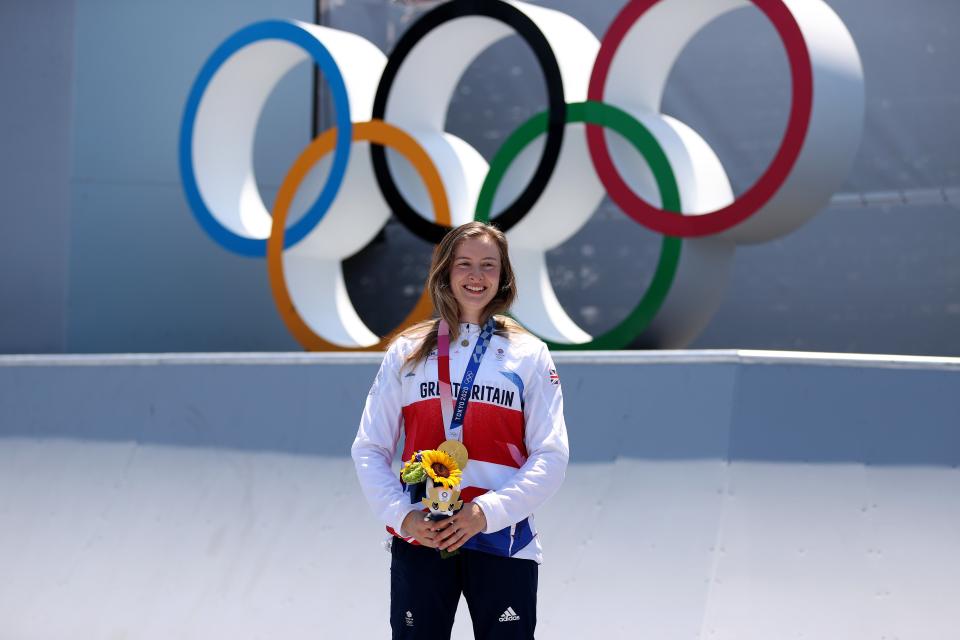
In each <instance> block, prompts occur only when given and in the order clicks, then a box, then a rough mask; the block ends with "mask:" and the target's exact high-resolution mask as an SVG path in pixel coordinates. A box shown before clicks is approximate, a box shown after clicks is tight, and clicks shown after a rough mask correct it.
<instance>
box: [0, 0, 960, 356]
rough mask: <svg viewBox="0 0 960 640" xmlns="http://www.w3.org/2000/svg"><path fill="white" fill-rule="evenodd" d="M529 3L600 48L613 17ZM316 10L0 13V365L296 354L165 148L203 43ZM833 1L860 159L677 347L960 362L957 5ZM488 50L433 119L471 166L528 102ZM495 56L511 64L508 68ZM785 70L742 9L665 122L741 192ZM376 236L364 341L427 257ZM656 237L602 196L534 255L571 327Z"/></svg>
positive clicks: (268, 137)
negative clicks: (935, 357) (72, 355)
mask: <svg viewBox="0 0 960 640" xmlns="http://www.w3.org/2000/svg"><path fill="white" fill-rule="evenodd" d="M547 4H549V5H550V6H556V7H558V8H560V9H562V10H564V11H567V12H569V13H571V14H572V15H574V16H575V17H577V18H579V19H580V20H582V21H583V22H584V23H585V24H586V25H587V26H588V27H589V28H591V29H592V30H594V32H595V33H597V34H598V35H601V34H602V33H603V31H604V30H605V29H606V26H607V25H608V24H609V22H610V19H611V18H612V16H613V15H614V14H615V13H616V11H617V10H618V9H619V8H620V6H621V4H622V3H620V2H615V1H613V0H609V1H607V0H605V1H604V2H599V3H581V2H559V1H558V2H550V3H547ZM313 5H314V3H313V2H308V1H305V0H285V1H284V2H281V3H275V2H274V3H267V4H265V3H262V2H259V1H258V0H245V1H244V2H240V3H226V2H213V3H210V2H205V3H202V4H196V3H185V2H173V3H159V4H158V3H148V2H144V1H142V0H131V1H129V2H123V3H114V2H102V1H101V2H94V1H92V0H90V1H86V2H78V3H75V5H74V3H72V2H71V3H67V2H58V3H49V2H47V3H30V2H24V1H15V2H5V3H3V7H2V8H0V12H2V14H0V15H2V17H3V20H0V36H3V37H0V42H2V43H3V44H2V45H0V46H2V47H4V50H3V51H4V55H3V56H2V60H0V86H3V87H5V88H6V90H5V91H4V99H3V101H2V102H0V109H3V115H4V119H3V121H4V123H5V124H4V125H2V126H3V127H4V138H3V144H2V145H0V163H2V164H0V186H3V188H4V193H5V206H4V209H3V212H2V214H0V232H2V235H3V237H4V238H6V239H7V242H6V243H5V244H4V248H3V250H2V251H0V352H8V353H14V352H60V351H66V352H131V351H132V352H143V351H147V352H150V351H278V350H297V349H298V348H299V347H298V345H297V344H296V343H295V342H294V341H293V340H292V338H291V337H290V336H289V334H288V333H287V331H286V329H285V328H284V327H283V325H282V323H281V321H280V319H279V316H278V314H277V313H276V311H275V310H274V308H273V302H272V298H271V296H270V292H269V287H268V283H267V276H266V268H265V265H264V264H263V262H262V261H260V260H253V259H246V258H239V257H236V256H234V255H232V254H229V253H227V252H226V251H224V250H222V249H220V248H219V247H218V246H217V245H215V244H214V243H213V242H212V241H211V240H210V239H209V238H207V237H206V235H205V234H204V233H203V232H202V231H201V230H200V228H199V227H198V226H197V224H196V223H195V222H194V220H193V217H192V215H191V213H190V212H189V210H188V208H187V205H186V202H185V199H184V197H183V194H182V189H181V187H180V182H179V176H178V171H177V165H176V153H177V149H176V145H177V136H178V129H179V124H180V117H181V114H182V109H183V105H184V102H185V99H186V94H187V91H188V90H189V87H190V85H191V83H192V82H193V80H194V78H195V76H196V73H197V71H198V70H199V68H200V66H201V64H202V63H203V61H204V60H205V59H206V57H207V56H208V55H209V54H210V52H211V51H212V50H213V49H214V47H215V46H216V45H217V44H219V43H220V42H221V41H222V40H223V39H224V38H225V37H227V36H228V35H229V34H230V33H232V32H233V31H235V30H236V29H238V28H240V27H242V26H244V25H246V24H249V23H250V22H253V21H255V20H259V19H264V18H269V17H295V18H301V19H308V20H309V19H311V18H312V16H313V11H314V6H313ZM334 5H335V6H334ZM831 5H832V6H833V7H834V8H835V9H836V10H837V11H838V13H839V14H840V15H841V17H842V18H843V19H844V20H845V22H846V23H847V25H848V26H849V28H850V30H851V32H852V33H853V35H854V38H855V39H856V41H857V43H858V46H859V48H860V51H861V54H862V56H863V61H864V68H865V73H866V81H867V120H866V130H865V134H864V142H863V144H862V147H861V150H860V153H859V155H858V157H857V160H856V162H855V164H854V167H853V170H852V172H851V174H850V176H849V178H848V180H847V183H846V184H845V185H844V187H843V193H842V194H840V196H839V197H838V198H837V199H836V201H835V202H834V204H833V205H832V206H830V207H828V208H827V209H826V210H825V211H823V212H822V213H821V214H820V215H819V216H818V217H817V218H816V219H815V220H814V221H813V222H812V223H810V224H809V225H807V226H806V227H804V228H802V229H801V230H799V231H798V232H796V233H794V234H791V235H790V236H787V237H785V238H782V239H780V240H778V241H776V242H773V243H768V244H765V245H761V246H757V247H748V248H744V249H741V250H740V251H738V253H737V256H736V261H735V264H734V269H733V277H732V279H731V282H730V284H729V287H728V289H727V298H726V300H725V303H724V305H723V306H722V307H721V309H720V311H719V313H718V314H717V315H716V316H715V318H714V320H713V322H712V323H711V324H710V326H709V327H708V328H707V330H706V331H705V332H704V334H703V335H702V336H701V337H700V339H698V340H697V341H696V342H695V343H694V345H693V346H695V347H697V348H730V347H747V348H781V349H810V350H822V351H850V352H862V351H867V352H885V353H916V354H939V355H960V331H958V330H957V327H958V326H960V322H958V321H960V260H958V259H957V257H958V256H957V249H956V247H957V242H956V240H957V239H958V237H960V216H958V211H957V207H958V206H960V205H958V202H960V190H958V186H960V177H958V171H960V169H958V167H960V151H958V149H960V147H958V145H957V144H956V142H957V140H958V132H960V124H958V123H957V120H956V118H955V117H954V115H953V114H954V113H955V108H954V107H955V105H956V104H957V101H958V100H960V89H958V88H957V85H956V83H955V82H953V81H952V79H953V77H954V75H955V74H954V68H953V67H954V64H955V61H956V60H957V59H958V57H960V44H958V42H960V41H958V40H957V38H955V37H954V36H955V33H954V31H955V27H954V25H956V24H958V23H960V22H958V19H960V5H957V4H956V3H954V2H949V1H946V0H924V1H923V2H920V3H900V2H893V1H892V0H886V1H884V2H882V3H877V2H863V1H857V0H833V1H832V2H831ZM416 14H417V10H412V9H404V8H402V7H400V6H398V5H396V4H387V3H384V2H380V1H379V0H377V1H376V2H374V1H372V0H371V1H369V2H367V1H358V2H350V3H344V4H335V3H330V9H329V11H328V13H327V15H326V17H325V19H326V20H327V22H328V23H329V24H331V25H332V26H335V27H341V28H346V29H350V30H352V31H354V32H357V33H361V34H362V35H364V36H366V37H368V38H370V39H372V40H373V41H375V42H376V43H377V44H379V45H381V46H383V47H388V46H389V45H391V44H392V43H393V42H395V40H396V38H397V37H398V35H399V34H400V33H402V30H403V29H404V28H405V26H406V25H407V24H409V21H410V19H412V18H413V17H415V15H416ZM494 49H495V50H491V51H490V52H489V53H488V54H487V55H485V56H484V57H483V58H482V59H481V60H480V61H478V63H477V65H475V67H474V68H472V69H471V70H470V71H469V72H468V74H467V77H465V78H464V81H463V84H462V87H464V88H466V89H468V90H469V97H466V94H465V93H463V94H458V96H460V97H458V98H457V99H456V100H454V102H453V104H452V105H451V108H450V127H451V129H452V130H453V131H456V132H457V133H459V134H462V135H463V136H464V137H466V138H467V139H468V140H470V141H471V142H473V143H475V144H476V145H477V147H478V148H479V149H480V150H481V152H483V153H484V154H486V155H488V156H489V155H490V154H491V153H492V152H493V150H494V149H495V148H496V147H497V145H498V144H499V141H500V140H502V138H503V136H505V135H506V134H507V133H508V132H509V131H511V130H512V129H513V127H514V126H515V125H516V124H517V122H519V121H520V120H522V119H524V118H525V117H526V116H527V115H529V114H530V113H533V112H534V111H536V110H537V109H539V108H540V106H542V90H541V89H542V88H541V87H540V85H539V84H538V82H537V81H536V79H535V78H536V76H535V75H532V74H531V73H527V71H526V70H527V69H528V67H529V66H530V65H531V64H532V60H531V57H530V55H529V53H527V52H525V51H523V47H522V46H520V45H519V44H518V43H517V42H505V43H503V44H502V45H498V46H497V47H495V48H494ZM7 51H9V53H7ZM21 51H23V52H26V51H35V52H36V55H32V56H21V55H19V54H20V52H21ZM507 62H509V64H510V65H511V68H512V67H516V68H517V69H519V70H520V73H519V74H513V72H512V71H511V73H510V74H508V73H504V72H503V69H504V68H505V64H506V63H507ZM784 63H785V60H784V57H783V55H782V53H781V50H780V48H779V45H778V43H777V42H776V38H775V35H774V33H773V30H772V29H771V28H770V27H769V25H767V24H766V23H765V22H764V21H763V20H762V19H761V18H759V17H758V16H757V15H756V12H752V11H749V10H748V11H743V12H739V13H738V14H734V15H731V16H727V17H725V18H723V19H722V20H720V21H718V22H717V23H716V24H714V25H711V26H710V27H708V28H707V29H706V30H705V31H704V32H703V33H702V34H701V35H700V36H699V37H698V38H697V39H696V40H695V41H694V42H693V43H692V45H691V47H690V48H689V49H688V51H687V52H685V53H684V55H683V56H682V57H681V59H680V61H679V62H678V65H677V68H676V70H675V72H674V74H673V77H672V78H671V80H670V84H669V86H668V90H667V93H666V97H665V109H666V110H667V111H668V112H669V113H672V114H674V115H677V116H678V117H680V118H681V119H683V120H684V121H686V122H688V123H690V124H691V125H692V126H693V127H694V128H695V129H697V130H698V131H700V132H702V133H703V135H704V137H705V138H706V139H707V140H708V141H709V142H710V143H711V144H712V145H714V146H715V147H716V149H717V150H718V154H719V155H720V158H721V160H722V161H723V162H724V163H725V165H726V166H727V167H728V170H729V173H730V175H731V178H732V181H733V184H734V187H735V189H736V190H737V191H742V190H743V189H745V188H746V187H747V186H748V185H749V184H750V182H751V181H752V180H753V179H754V178H755V177H756V176H757V175H759V173H760V171H761V170H762V168H763V167H764V166H765V165H766V163H767V161H768V160H769V158H770V157H771V156H772V154H773V151H774V149H775V147H776V145H777V142H778V140H779V132H780V129H781V128H782V124H783V122H782V121H783V119H784V110H783V107H784V106H785V104H786V99H787V98H786V93H785V91H786V90H787V88H788V87H787V83H786V79H785V73H784V69H785V65H784ZM309 76H310V74H309V71H308V70H306V69H301V70H296V71H295V72H294V73H293V74H291V76H290V77H289V78H287V79H286V80H284V81H283V82H282V84H281V86H280V87H279V88H278V90H277V92H276V94H275V95H274V97H273V98H272V99H271V101H270V103H269V104H268V106H267V112H266V113H265V115H264V118H263V121H262V122H261V126H260V130H259V133H258V140H257V146H256V150H255V163H256V167H257V171H258V178H259V180H260V182H261V188H262V189H263V191H264V192H265V193H266V194H267V198H268V200H269V199H270V197H271V196H272V193H273V191H274V190H275V189H276V187H277V185H278V184H279V182H280V179H281V178H282V175H283V173H284V171H285V167H287V166H288V164H289V162H290V161H291V160H292V159H293V158H294V157H295V155H296V154H297V153H298V152H299V151H300V150H301V149H302V147H303V146H304V145H305V144H306V142H307V141H308V140H309V136H310V100H311V97H310V92H311V86H310V84H311V83H310V77H309ZM19 87H23V89H22V90H13V88H19ZM505 105H509V106H510V108H509V109H507V108H505ZM8 114H9V115H8ZM8 140H9V141H12V144H10V143H8ZM34 141H36V144H34ZM381 240H382V241H381V242H377V243H374V244H373V245H371V246H370V247H368V248H367V249H366V250H364V251H362V252H361V253H360V254H358V255H357V256H355V257H354V258H352V259H350V260H348V261H347V262H346V267H345V269H346V274H347V279H348V287H349V289H350V292H351V295H352V296H353V297H354V299H355V301H356V304H357V306H358V308H359V310H360V312H361V315H362V317H364V318H365V319H367V320H368V321H369V323H370V325H371V326H372V327H373V328H374V329H386V328H389V327H392V326H393V325H394V323H395V322H396V321H397V320H398V319H399V318H400V317H402V316H403V315H404V311H405V306H406V305H407V304H408V303H409V302H410V298H411V296H415V294H416V291H417V290H418V287H419V285H420V283H421V282H422V279H423V275H424V272H425V262H426V260H427V255H428V251H429V247H426V246H425V245H424V244H423V243H422V242H420V241H418V240H415V239H412V238H411V237H410V236H409V234H408V233H407V232H406V231H405V230H404V229H403V228H401V227H399V225H397V224H395V223H390V224H388V228H387V233H385V234H384V235H383V237H382V239H381ZM657 242H658V238H657V237H656V236H654V235H653V234H651V233H648V232H646V231H644V230H642V229H640V228H639V227H637V226H636V225H634V224H633V223H632V222H629V221H627V220H626V218H625V217H624V216H623V215H622V214H621V213H619V212H618V211H617V210H616V208H614V207H612V206H611V205H609V203H608V204H607V205H605V206H604V207H603V208H602V210H601V211H599V212H598V213H597V215H596V216H595V217H594V219H593V221H592V222H591V223H590V224H589V225H587V227H585V229H584V230H583V231H582V232H581V233H580V234H578V235H577V236H576V237H575V238H574V239H572V240H571V241H570V242H569V243H567V244H566V245H564V247H561V248H560V249H558V250H556V251H554V252H553V253H552V254H551V255H550V257H549V260H550V265H551V275H552V277H553V280H554V283H555V285H556V286H557V289H558V295H559V297H560V298H561V300H562V301H563V303H564V304H565V306H566V307H567V308H568V309H569V310H570V312H571V314H572V315H573V316H574V317H575V318H576V319H578V320H579V321H580V322H581V323H582V325H583V326H584V327H585V328H586V329H587V330H589V331H592V332H599V331H602V330H603V329H604V328H606V327H609V326H611V325H612V324H613V323H615V322H616V320H618V319H619V318H620V317H622V316H623V314H624V313H625V310H626V309H627V308H629V307H630V306H632V302H633V301H634V300H636V299H637V297H638V295H639V294H640V292H641V290H642V288H643V287H644V286H645V283H646V280H647V278H649V275H650V273H651V271H652V265H653V260H654V257H653V253H654V247H655V245H656V243H657ZM625 275H626V276H627V277H624V276H625ZM408 294H409V295H408ZM384 300H386V301H387V304H384Z"/></svg>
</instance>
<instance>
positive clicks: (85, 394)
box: [0, 352, 960, 640]
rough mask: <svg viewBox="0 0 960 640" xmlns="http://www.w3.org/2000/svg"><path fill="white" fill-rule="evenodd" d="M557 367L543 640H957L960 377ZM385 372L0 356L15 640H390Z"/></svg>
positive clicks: (814, 363) (710, 366)
mask: <svg viewBox="0 0 960 640" xmlns="http://www.w3.org/2000/svg"><path fill="white" fill-rule="evenodd" d="M557 360H558V365H559V368H560V373H561V379H562V383H563V385H564V395H565V400H566V416H567V421H568V426H569V432H570V441H571V448H572V459H571V467H570V470H569V475H568V478H567V481H566V483H565V484H564V486H563V488H562V489H561V491H560V493H559V494H558V495H557V496H556V497H555V498H554V499H553V500H552V501H551V502H550V503H548V505H547V506H546V507H545V508H544V509H543V510H542V511H541V512H539V513H538V514H537V520H538V526H539V527H540V529H541V530H542V532H543V534H542V535H543V545H544V549H545V563H544V564H543V565H542V567H541V587H540V599H541V600H540V618H539V620H540V622H539V633H538V636H539V637H544V638H582V637H590V636H596V637H601V636H604V637H618V638H619V637H623V638H636V637H657V638H670V639H672V638H676V639H678V640H679V639H681V638H682V639H689V638H702V639H704V640H706V639H713V638H738V639H748V640H750V639H757V640H769V638H837V639H841V638H842V639H844V640H850V639H854V640H860V639H863V640H867V639H875V638H880V637H887V638H897V637H899V638H917V639H923V640H927V639H929V640H942V639H946V638H952V637H953V635H954V634H955V631H956V629H957V628H960V613H958V611H957V609H956V607H955V604H954V601H955V600H956V595H957V594H958V593H960V576H958V573H957V571H956V569H957V567H958V566H960V470H958V465H960V428H958V427H960V422H958V418H957V416H960V360H957V359H952V360H948V359H941V360H932V359H928V360H909V359H882V358H877V359H872V360H871V359H867V358H852V359H847V360H837V359H833V360H830V359H817V358H814V357H804V356H784V355H779V356H771V355H769V354H766V355H764V354H750V353H744V352H741V353H735V352H728V353H720V354H712V355H707V356H705V355H703V354H696V353H668V354H658V355H650V354H648V355H629V354H626V355H625V354H613V355H596V356H590V355H586V356H584V355H574V356H571V355H566V354H560V355H558V357H557ZM376 366H377V357H376V356H350V355H347V356H340V357H336V356H320V357H317V356H306V355H277V356H212V357H208V356H160V357H151V356H147V357H140V356H131V357H125V358H124V357H114V358H96V357H94V358H72V359H71V358H60V359H46V360H45V359H42V358H41V359H36V358H34V359H30V358H19V359H18V358H14V357H0V567H3V576H4V579H3V580H2V581H0V637H3V638H8V637H9V638H17V639H18V640H33V639H41V638H43V639H46V638H50V639H53V638H64V637H83V638H90V639H95V638H118V637H123V638H131V639H141V638H142V639H146V638H170V637H177V638H209V637H214V636H215V637H228V636H229V637H233V638H274V637H283V638H301V637H302V638H308V637H310V638H316V637H324V638H326V637H335V636H334V634H338V635H339V636H340V637H371V638H380V637H386V636H387V635H388V625H387V603H388V572H387V567H388V562H389V558H388V556H387V554H386V553H384V552H383V551H382V550H381V549H380V546H379V543H380V540H381V539H382V537H383V533H382V531H383V530H382V527H381V526H380V525H379V524H378V523H377V522H376V521H375V520H374V518H373V517H372V516H371V515H370V513H369V511H368V509H367V507H366V504H365V502H364V501H363V498H362V496H361V495H360V493H359V488H358V486H357V484H356V480H355V476H354V474H353V470H352V465H351V463H350V461H349V458H348V449H349V445H350V442H351V441H352V438H353V435H354V431H355V428H356V422H357V419H358V416H359V413H360V409H361V407H362V403H363V401H364V398H365V393H366V390H367V388H368V386H369V383H370V382H371V380H372V377H373V374H374V372H375V370H376ZM461 614H462V615H460V616H459V618H458V622H457V626H456V632H455V634H454V637H456V638H465V637H470V634H469V624H468V620H467V617H466V612H465V610H462V611H461Z"/></svg>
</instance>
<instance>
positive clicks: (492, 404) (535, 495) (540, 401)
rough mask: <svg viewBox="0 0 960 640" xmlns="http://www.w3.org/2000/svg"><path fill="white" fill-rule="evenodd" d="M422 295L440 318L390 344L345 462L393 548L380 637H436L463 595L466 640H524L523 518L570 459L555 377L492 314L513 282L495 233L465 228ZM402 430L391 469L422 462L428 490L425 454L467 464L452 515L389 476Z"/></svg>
mask: <svg viewBox="0 0 960 640" xmlns="http://www.w3.org/2000/svg"><path fill="white" fill-rule="evenodd" d="M426 290H427V291H429V293H430V297H431V300H432V301H433V305H434V308H435V310H436V311H437V314H438V315H439V317H438V318H434V319H432V320H427V321H425V322H421V323H418V324H415V325H414V326H412V327H410V328H409V329H408V330H406V331H404V332H403V333H402V334H400V336H398V337H397V338H396V340H394V341H393V343H392V344H391V345H390V348H389V350H388V351H387V354H386V356H385V357H384V359H383V364H382V365H381V367H380V372H379V373H378V374H377V378H376V380H375V381H374V383H373V386H372V388H371V389H370V393H369V395H368V397H367V404H366V407H365V408H364V412H363V416H362V418H361V420H360V428H359V430H358V432H357V438H356V440H355V441H354V443H353V451H352V453H353V459H354V463H355V464H356V468H357V475H358V476H359V479H360V484H361V486H362V487H363V490H364V493H365V495H366V497H367V500H368V502H369V503H370V506H371V507H372V508H373V511H374V513H375V514H376V515H377V516H378V517H380V519H381V520H382V521H383V522H384V524H385V525H386V526H387V530H388V531H389V532H390V533H391V534H392V535H393V538H392V544H391V554H392V563H391V568H390V601H391V604H390V611H391V613H390V624H391V627H392V628H393V637H394V638H424V637H430V638H449V637H450V632H451V629H452V627H453V620H454V615H455V614H456V610H457V603H458V602H459V600H460V594H461V593H462V594H463V595H464V597H465V598H466V600H467V603H468V604H469V607H470V615H471V617H472V619H473V628H474V633H475V636H476V637H478V638H481V637H482V638H518V639H520V638H524V639H528V638H533V633H534V628H535V626H536V607H537V572H538V565H539V564H540V562H541V561H542V552H541V548H540V541H539V537H538V536H537V532H536V530H535V528H534V524H533V517H532V516H533V512H534V511H535V510H537V509H539V508H540V506H541V505H542V504H543V503H544V502H545V501H546V500H547V499H548V498H550V496H552V495H553V494H554V493H555V492H556V490H557V489H558V488H559V486H560V483H561V482H562V481H563V477H564V475H565V473H566V467H567V460H568V458H569V447H568V444H567V431H566V425H565V423H564V419H563V394H562V393H561V390H560V377H559V376H558V375H557V371H556V366H555V365H554V364H553V360H552V358H551V357H550V353H549V352H548V350H547V347H546V345H545V344H544V343H543V342H542V341H541V340H539V339H538V338H536V337H535V336H533V335H532V334H530V333H528V332H526V331H525V330H524V329H523V328H522V327H521V326H520V325H519V324H517V323H516V322H515V321H513V320H511V319H510V318H508V317H506V316H505V315H500V314H503V313H505V312H506V311H508V310H509V308H510V305H511V304H512V303H513V301H514V299H515V297H516V280H515V277H514V272H513V268H512V266H511V265H510V258H509V253H508V251H507V240H506V237H505V236H504V234H503V233H502V232H501V231H500V230H499V229H497V228H496V227H493V226H490V225H488V224H485V223H482V222H469V223H467V224H465V225H462V226H460V227H457V228H456V229H453V230H451V231H450V232H449V233H447V235H446V236H445V237H444V238H443V240H442V241H441V242H440V244H439V245H437V247H436V248H435V249H434V252H433V262H432V264H431V267H430V274H429V276H428V278H427V283H426ZM471 344H472V346H471ZM488 352H489V354H488ZM485 355H486V356H487V357H484V356H485ZM452 380H459V381H460V382H459V384H457V383H456V382H452ZM454 393H456V402H454V395H453V394H454ZM401 427H402V429H403V432H404V434H403V435H404V443H405V444H404V451H403V459H404V460H412V459H414V458H415V457H416V456H418V455H420V456H423V459H424V460H426V461H427V463H429V464H426V465H425V466H424V469H425V471H426V473H427V474H429V475H430V476H431V477H432V479H433V481H434V482H439V483H441V484H443V483H444V481H445V478H444V477H443V474H442V471H444V470H445V467H444V466H443V465H442V464H439V465H437V466H436V467H435V466H433V463H434V462H438V463H440V462H443V460H441V459H438V460H434V459H433V458H432V457H430V456H432V455H433V453H428V452H431V451H433V450H436V449H441V450H459V451H462V454H463V460H464V462H466V461H467V457H468V456H469V464H463V465H458V466H459V468H460V469H462V477H461V478H460V484H459V486H460V489H461V490H460V498H461V499H462V500H463V507H462V509H460V510H459V511H457V512H456V513H454V514H453V515H452V516H449V517H446V518H444V517H443V516H438V515H437V514H434V515H433V516H432V517H431V516H429V515H427V514H424V513H423V512H422V511H420V506H421V505H420V502H419V501H416V502H412V501H411V498H410V497H408V496H407V495H406V494H405V493H404V489H403V485H402V484H401V482H400V479H399V478H398V476H397V474H395V473H394V472H393V471H392V470H391V463H392V460H393V456H394V454H395V453H396V445H397V442H399V440H400V430H401ZM434 453H435V452H434ZM437 455H440V454H437ZM442 455H443V456H445V455H446V454H442ZM428 458H429V459H428ZM458 461H459V459H458ZM444 486H446V485H444ZM441 518H442V519H441ZM438 550H439V551H438ZM441 551H442V552H447V553H444V554H441V553H440V552H441ZM457 551H459V553H456V555H452V556H451V555H450V554H451V553H453V552H457ZM424 575H429V579H428V580H423V579H422V576H424Z"/></svg>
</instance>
